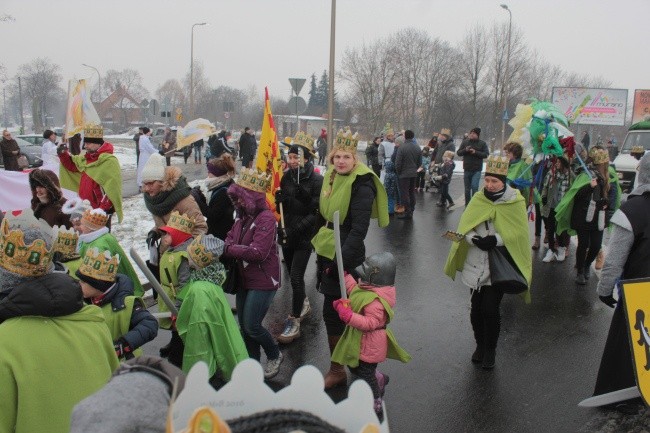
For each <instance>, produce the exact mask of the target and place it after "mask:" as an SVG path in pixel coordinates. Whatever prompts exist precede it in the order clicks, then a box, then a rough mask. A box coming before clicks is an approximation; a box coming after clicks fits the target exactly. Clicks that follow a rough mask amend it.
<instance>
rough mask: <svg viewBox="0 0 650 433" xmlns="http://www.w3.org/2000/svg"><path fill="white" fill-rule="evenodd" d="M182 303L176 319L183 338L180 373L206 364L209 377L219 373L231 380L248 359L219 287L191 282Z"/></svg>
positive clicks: (187, 285) (227, 304) (205, 282)
mask: <svg viewBox="0 0 650 433" xmlns="http://www.w3.org/2000/svg"><path fill="white" fill-rule="evenodd" d="M182 292H183V295H184V300H183V303H182V304H181V308H180V310H179V311H178V317H177V318H176V329H177V330H178V334H179V335H180V336H181V339H183V343H184V344H185V349H184V351H183V371H184V372H185V373H188V372H189V371H190V369H191V368H192V366H193V365H194V364H196V363H197V362H199V361H203V362H205V363H206V364H208V370H209V376H210V377H212V376H213V375H214V373H215V372H216V371H217V369H218V370H220V371H221V373H222V374H223V378H224V379H226V380H230V377H231V375H232V372H233V370H234V369H235V366H236V365H237V364H238V363H239V362H240V361H243V360H244V359H247V358H248V351H247V350H246V346H245V344H244V340H243V339H242V336H241V332H240V331H239V326H237V322H236V321H235V317H234V316H233V314H232V311H231V309H230V304H229V303H228V300H227V299H226V296H225V295H224V293H223V290H222V289H221V287H219V286H217V285H215V284H213V283H211V282H209V281H202V280H198V281H191V282H189V283H187V284H186V285H185V286H184V287H183V289H182Z"/></svg>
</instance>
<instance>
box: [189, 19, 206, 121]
mask: <svg viewBox="0 0 650 433" xmlns="http://www.w3.org/2000/svg"><path fill="white" fill-rule="evenodd" d="M206 24H207V23H196V24H192V38H191V40H190V109H189V118H190V119H193V118H194V27H196V26H204V25H206Z"/></svg>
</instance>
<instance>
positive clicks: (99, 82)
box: [81, 63, 102, 103]
mask: <svg viewBox="0 0 650 433" xmlns="http://www.w3.org/2000/svg"><path fill="white" fill-rule="evenodd" d="M81 66H85V67H87V68H90V69H94V70H95V72H97V92H98V93H99V95H98V97H97V103H101V102H102V76H101V75H99V71H98V70H97V68H96V67H94V66H90V65H87V64H85V63H82V64H81Z"/></svg>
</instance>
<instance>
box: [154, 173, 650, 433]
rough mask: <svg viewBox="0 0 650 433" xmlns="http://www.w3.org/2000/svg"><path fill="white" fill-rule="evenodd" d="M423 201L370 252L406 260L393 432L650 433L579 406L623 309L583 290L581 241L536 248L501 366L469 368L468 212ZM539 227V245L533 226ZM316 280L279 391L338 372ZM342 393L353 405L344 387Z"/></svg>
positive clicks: (277, 318)
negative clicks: (453, 251)
mask: <svg viewBox="0 0 650 433" xmlns="http://www.w3.org/2000/svg"><path fill="white" fill-rule="evenodd" d="M462 182H463V181H462V178H454V180H453V182H452V188H451V192H452V197H454V198H456V197H458V201H456V202H457V203H458V202H460V203H463V198H462ZM416 196H417V200H418V202H417V205H416V211H415V213H414V218H413V220H399V219H391V223H390V225H389V226H388V227H387V228H384V229H380V228H378V227H377V223H376V221H374V220H373V221H372V222H371V227H370V230H369V232H368V236H367V238H366V251H367V255H369V254H372V253H375V252H380V251H390V252H392V253H393V254H395V255H396V256H397V258H398V270H397V283H396V287H397V305H396V308H395V319H394V321H393V322H392V323H391V325H390V326H391V329H392V330H393V332H394V333H395V335H396V337H397V339H398V341H399V342H400V344H401V346H402V347H404V348H405V349H406V350H407V351H408V352H409V353H410V354H411V355H412V356H413V360H412V361H411V362H410V363H409V364H402V363H399V362H397V361H393V360H388V361H386V362H385V363H383V364H381V365H380V369H381V370H382V371H383V372H385V373H387V374H388V375H389V376H390V378H391V380H390V384H389V385H388V387H387V388H386V395H385V402H386V407H387V413H388V419H389V422H390V428H391V431H392V432H541V431H549V432H575V431H608V432H609V431H620V430H619V427H620V428H623V427H622V426H623V425H625V426H626V428H625V429H624V430H623V431H642V430H638V429H637V427H638V426H639V425H640V426H644V425H645V424H646V423H648V421H647V420H648V419H649V417H648V416H646V415H640V416H639V417H637V418H634V419H631V418H630V417H629V416H623V415H621V414H619V413H616V412H613V411H604V410H599V409H581V408H578V407H577V404H578V402H579V401H581V400H582V399H584V398H586V397H588V396H590V395H591V393H592V391H593V386H594V383H595V378H596V373H597V371H598V365H599V362H600V356H601V353H602V349H603V347H604V343H605V339H606V335H607V331H608V328H609V321H610V318H611V315H612V310H611V309H610V308H608V307H607V306H605V305H604V304H602V303H601V302H600V301H599V300H598V297H597V295H596V293H595V287H596V282H597V278H596V276H593V277H592V278H591V280H590V281H589V282H588V284H587V285H586V286H582V287H580V286H576V285H575V284H574V283H573V272H574V270H573V264H574V261H573V255H574V253H575V246H572V248H571V256H570V257H569V258H568V259H567V260H566V261H565V262H564V263H549V264H546V263H542V261H541V259H542V257H543V254H544V252H545V251H544V249H543V248H542V249H540V251H537V252H535V251H532V254H533V257H534V259H533V260H534V262H533V285H532V303H531V304H529V305H526V304H524V302H523V300H522V299H521V298H520V297H519V296H517V295H506V296H505V297H504V299H503V302H502V307H501V311H502V328H501V336H500V339H499V346H498V348H497V359H496V368H495V369H494V370H492V371H485V370H482V369H481V368H480V366H476V365H475V364H472V363H471V362H470V356H471V354H472V352H473V350H474V341H473V335H472V332H471V326H470V322H469V299H470V291H469V289H468V288H467V287H465V286H464V285H463V284H462V283H461V282H460V281H459V280H460V279H459V278H458V281H455V282H454V281H451V280H450V279H449V278H448V277H447V276H446V275H444V273H443V266H444V263H445V259H446V257H447V252H448V250H449V247H450V242H449V241H448V240H446V239H444V238H441V234H442V233H443V232H444V231H446V230H448V229H451V230H453V229H455V228H456V226H457V223H458V220H459V218H460V215H461V213H462V210H463V207H462V205H461V206H459V207H458V208H457V209H455V210H452V211H447V210H444V209H441V208H438V207H436V206H435V201H436V200H437V199H438V195H437V194H434V193H431V192H419V193H416ZM530 227H531V238H532V234H533V232H532V230H533V223H531V225H530ZM306 283H307V295H308V297H309V299H310V301H311V305H312V308H313V309H312V313H311V315H310V316H309V317H307V318H306V319H305V320H304V321H303V323H302V328H301V333H302V335H301V337H300V338H299V339H297V340H296V341H294V342H293V343H291V344H289V345H284V346H281V349H282V351H283V353H284V355H285V360H284V362H283V364H282V366H281V369H280V374H278V376H276V377H275V378H274V379H272V380H271V381H270V382H269V384H270V385H271V386H272V387H273V388H276V389H277V388H281V387H283V386H286V385H288V383H289V381H290V379H291V375H292V374H293V372H294V371H295V370H296V369H297V368H298V367H300V366H301V365H304V364H313V365H315V366H316V367H317V368H319V369H320V370H321V372H323V373H324V372H326V370H327V367H328V366H329V353H328V350H327V342H326V335H325V329H324V325H323V323H322V320H321V318H320V317H321V304H322V296H320V295H319V294H318V293H317V292H316V290H315V288H314V287H315V284H316V275H315V263H314V259H312V260H311V262H310V265H309V268H308V269H307V274H306ZM290 293H291V289H290V287H289V284H288V278H287V275H286V271H285V273H284V275H283V287H282V288H281V289H280V290H279V291H278V292H277V294H276V297H275V299H274V302H273V305H272V307H271V309H270V311H269V314H268V315H267V318H266V324H267V326H268V327H269V328H270V330H271V332H272V333H273V334H274V335H276V336H277V335H278V334H280V333H281V332H282V327H283V322H284V319H285V318H286V316H287V314H288V313H289V311H290V305H291V302H290V300H291V299H290ZM168 338H169V333H168V332H167V331H161V332H160V335H159V337H158V338H157V339H156V340H155V341H154V342H152V343H150V344H148V345H146V346H145V348H144V349H145V352H146V353H150V354H157V352H158V348H159V347H160V346H161V345H163V344H165V343H166V342H167V341H168ZM331 395H332V398H333V399H335V400H338V399H340V398H343V397H344V395H345V389H344V388H339V389H337V390H335V391H334V392H333V393H332V394H331ZM637 421H638V422H637ZM645 428H647V426H646V427H645Z"/></svg>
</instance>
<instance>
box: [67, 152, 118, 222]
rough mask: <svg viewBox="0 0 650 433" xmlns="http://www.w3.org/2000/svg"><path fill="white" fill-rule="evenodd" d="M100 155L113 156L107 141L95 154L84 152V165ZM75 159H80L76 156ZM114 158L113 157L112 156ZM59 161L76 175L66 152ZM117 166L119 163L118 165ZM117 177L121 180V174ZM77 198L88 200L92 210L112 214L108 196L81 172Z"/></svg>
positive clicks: (99, 186)
mask: <svg viewBox="0 0 650 433" xmlns="http://www.w3.org/2000/svg"><path fill="white" fill-rule="evenodd" d="M101 154H110V155H113V145H112V144H111V143H109V142H107V141H105V142H104V144H102V145H101V147H100V148H99V150H97V152H93V153H91V152H86V154H85V155H84V156H83V158H84V159H85V162H86V164H91V163H93V162H96V161H97V160H98V159H99V156H100V155H101ZM76 158H80V157H79V156H77V157H76ZM113 158H115V156H113ZM59 160H60V161H61V165H63V167H65V169H66V170H68V171H70V172H72V173H78V172H79V170H78V169H77V166H76V165H75V163H74V161H73V160H72V156H71V155H70V153H68V152H63V153H61V154H60V155H59ZM118 164H119V163H118ZM116 174H117V176H119V177H120V179H121V176H122V175H121V172H118V173H116ZM78 192H79V198H81V199H84V200H88V201H89V202H90V205H91V206H92V207H93V208H94V209H97V208H100V209H103V210H104V211H106V213H112V212H113V211H114V209H113V203H112V202H111V200H110V199H109V198H108V195H107V194H105V193H104V191H103V190H102V187H101V185H99V184H98V183H97V182H95V181H94V180H93V179H92V178H91V177H90V176H89V175H88V174H87V173H86V171H83V172H82V173H81V180H80V181H79V191H78Z"/></svg>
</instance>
